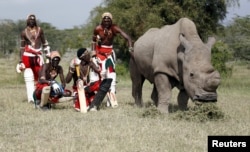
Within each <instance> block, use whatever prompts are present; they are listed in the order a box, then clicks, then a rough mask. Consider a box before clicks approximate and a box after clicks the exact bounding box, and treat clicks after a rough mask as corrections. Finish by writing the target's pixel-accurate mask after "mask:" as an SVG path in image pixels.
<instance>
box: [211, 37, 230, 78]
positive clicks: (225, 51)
mask: <svg viewBox="0 0 250 152" xmlns="http://www.w3.org/2000/svg"><path fill="white" fill-rule="evenodd" d="M231 59H233V55H232V52H231V51H230V50H229V48H228V46H227V45H226V44H225V43H223V42H221V41H219V42H217V43H216V44H215V45H214V47H213V48H212V64H213V66H214V68H215V69H216V70H218V71H219V72H220V74H221V76H222V77H231V76H232V69H233V67H232V65H231V66H228V65H226V63H227V62H228V61H230V60H231Z"/></svg>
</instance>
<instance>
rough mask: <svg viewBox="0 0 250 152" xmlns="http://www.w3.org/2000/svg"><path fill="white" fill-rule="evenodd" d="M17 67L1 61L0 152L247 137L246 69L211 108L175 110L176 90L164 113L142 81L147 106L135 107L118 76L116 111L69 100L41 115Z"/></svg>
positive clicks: (203, 147)
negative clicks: (83, 107) (85, 108)
mask: <svg viewBox="0 0 250 152" xmlns="http://www.w3.org/2000/svg"><path fill="white" fill-rule="evenodd" d="M68 61H69V59H68V58H67V59H63V60H62V65H64V67H67V64H68ZM15 64H16V60H14V59H0V70H1V71H4V72H2V73H1V77H0V84H1V85H0V94H1V95H0V115H1V117H0V151H4V152H12V151H20V152H34V151H37V152H40V151H44V152H75V151H86V152H92V151H93V152H96V151H102V152H115V151H119V152H152V151H158V152H190V151H192V152H202V151H204V152H205V151H207V138H208V136H209V135H250V128H249V126H250V95H249V90H250V89H249V87H250V78H249V75H250V70H249V69H248V68H247V65H240V66H234V72H233V77H232V78H230V79H228V80H223V84H222V85H221V86H220V87H219V89H218V94H219V99H218V102H217V103H216V104H215V105H213V104H211V105H205V106H204V105H203V106H202V107H197V105H196V104H195V103H193V102H189V104H188V107H189V110H188V111H185V112H181V111H178V110H177V109H176V107H177V102H176V95H177V90H176V89H173V99H172V101H171V103H170V104H171V107H172V108H173V110H172V111H173V112H172V113H170V114H169V115H162V114H160V113H159V112H158V111H157V110H156V108H155V107H154V106H152V105H151V104H152V101H151V99H150V93H151V89H152V86H151V85H150V84H149V83H146V84H145V87H144V92H143V93H144V94H143V98H144V101H145V103H146V105H148V106H147V107H145V108H137V107H135V106H134V101H133V98H132V96H131V81H130V79H129V78H124V77H122V78H121V77H118V84H117V98H118V103H119V107H118V108H117V109H111V108H108V107H105V103H103V105H102V107H101V110H100V111H98V112H89V113H87V114H82V113H78V112H75V111H74V110H73V107H72V103H70V102H67V103H60V104H57V105H56V106H55V108H53V109H52V110H49V111H39V110H37V109H35V108H34V105H31V104H29V103H28V102H27V101H26V91H25V86H24V83H23V79H22V75H18V74H16V73H15V71H14V70H15ZM66 72H67V68H65V74H66ZM67 87H68V88H69V89H70V87H71V85H68V86H67ZM105 101H106V99H105V100H104V102H105ZM209 112H212V116H213V117H212V118H213V119H210V118H211V117H209V116H210V115H211V113H210V114H209Z"/></svg>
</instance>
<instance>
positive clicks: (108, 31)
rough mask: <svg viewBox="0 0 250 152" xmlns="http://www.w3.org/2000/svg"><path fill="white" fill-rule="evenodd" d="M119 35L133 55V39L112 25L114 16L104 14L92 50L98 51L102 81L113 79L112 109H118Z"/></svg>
mask: <svg viewBox="0 0 250 152" xmlns="http://www.w3.org/2000/svg"><path fill="white" fill-rule="evenodd" d="M117 34H121V35H122V37H124V38H125V39H126V40H127V42H128V45H129V52H130V54H131V55H132V51H133V47H132V41H131V38H130V37H129V36H128V35H127V34H126V33H125V32H124V31H123V30H122V29H121V28H120V27H119V26H117V25H115V24H113V23H112V14H111V13H109V12H105V13H103V14H102V21H101V24H100V25H98V26H97V27H96V28H95V29H94V32H93V39H92V40H93V45H92V50H94V51H96V54H97V58H98V63H99V64H100V67H101V70H102V71H101V76H102V79H105V78H111V79H113V81H112V84H111V87H110V91H109V92H108V93H107V95H108V99H109V101H108V103H107V105H109V104H111V106H112V107H117V106H118V103H117V99H116V95H115V93H116V90H115V85H116V72H115V62H114V58H113V57H112V56H114V51H113V40H114V37H115V36H116V35H117Z"/></svg>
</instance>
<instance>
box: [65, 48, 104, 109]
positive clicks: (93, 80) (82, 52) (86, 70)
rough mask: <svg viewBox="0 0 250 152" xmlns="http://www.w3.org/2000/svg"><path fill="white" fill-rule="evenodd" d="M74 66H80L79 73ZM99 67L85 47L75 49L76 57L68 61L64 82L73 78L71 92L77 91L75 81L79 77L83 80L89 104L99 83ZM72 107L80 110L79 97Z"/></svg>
mask: <svg viewBox="0 0 250 152" xmlns="http://www.w3.org/2000/svg"><path fill="white" fill-rule="evenodd" d="M76 66H79V68H80V75H79V76H78V75H77V71H76ZM100 71H101V70H100V69H99V67H98V66H97V64H96V63H95V61H94V59H93V58H92V52H90V51H88V50H87V49H86V48H80V49H78V51H77V57H75V58H73V59H72V60H71V62H70V66H69V71H68V73H67V76H66V78H65V79H66V83H70V81H71V80H72V78H73V86H72V88H73V94H78V93H77V82H78V80H79V79H81V80H83V82H84V86H85V88H84V90H85V96H86V97H85V98H86V105H87V106H89V105H90V103H91V101H92V100H93V98H94V96H95V94H96V92H97V91H98V89H99V85H100V83H101V79H100ZM74 108H75V110H76V111H80V103H79V97H78V96H77V98H76V99H75V102H74Z"/></svg>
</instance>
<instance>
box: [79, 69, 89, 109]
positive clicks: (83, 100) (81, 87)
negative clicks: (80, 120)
mask: <svg viewBox="0 0 250 152" xmlns="http://www.w3.org/2000/svg"><path fill="white" fill-rule="evenodd" d="M76 74H77V76H78V78H79V80H78V81H77V84H76V85H77V92H78V98H79V102H80V112H81V113H87V104H86V97H85V91H84V85H83V80H81V79H80V67H79V65H76Z"/></svg>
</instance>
